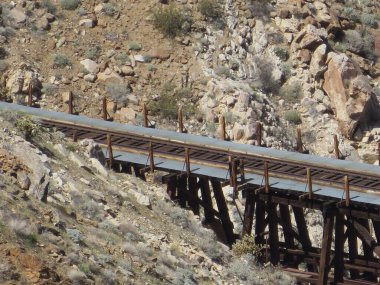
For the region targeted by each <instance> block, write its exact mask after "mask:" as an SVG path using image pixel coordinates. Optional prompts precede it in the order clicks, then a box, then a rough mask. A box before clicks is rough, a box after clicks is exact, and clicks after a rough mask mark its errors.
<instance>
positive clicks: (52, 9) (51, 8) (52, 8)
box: [41, 0, 57, 14]
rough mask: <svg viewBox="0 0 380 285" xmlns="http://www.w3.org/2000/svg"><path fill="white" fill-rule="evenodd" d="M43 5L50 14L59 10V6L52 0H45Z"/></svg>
mask: <svg viewBox="0 0 380 285" xmlns="http://www.w3.org/2000/svg"><path fill="white" fill-rule="evenodd" d="M41 7H42V8H45V9H46V11H47V12H48V13H50V14H55V12H57V8H56V7H55V5H54V4H53V3H51V1H50V0H43V1H42V3H41Z"/></svg>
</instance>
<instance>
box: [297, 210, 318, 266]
mask: <svg viewBox="0 0 380 285" xmlns="http://www.w3.org/2000/svg"><path fill="white" fill-rule="evenodd" d="M292 209H293V214H294V219H295V221H296V224H297V229H298V236H299V240H298V241H299V242H300V243H301V246H302V249H303V250H304V251H305V253H306V254H308V253H309V252H310V251H311V248H312V247H311V240H310V237H309V231H308V230H307V225H306V220H305V215H304V212H303V209H302V208H299V207H294V206H293V207H292ZM307 268H308V271H311V272H313V271H315V267H314V266H312V265H309V264H308V265H307Z"/></svg>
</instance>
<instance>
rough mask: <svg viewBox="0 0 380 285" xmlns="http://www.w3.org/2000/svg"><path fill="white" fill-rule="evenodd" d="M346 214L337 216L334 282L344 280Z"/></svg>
mask: <svg viewBox="0 0 380 285" xmlns="http://www.w3.org/2000/svg"><path fill="white" fill-rule="evenodd" d="M344 242H345V240H344V216H343V215H342V214H340V213H337V214H336V216H335V249H334V252H335V253H334V282H335V284H337V283H338V282H343V274H344Z"/></svg>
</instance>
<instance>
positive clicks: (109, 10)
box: [103, 3, 118, 17]
mask: <svg viewBox="0 0 380 285" xmlns="http://www.w3.org/2000/svg"><path fill="white" fill-rule="evenodd" d="M103 7H104V10H103V11H104V14H106V15H107V16H110V17H112V16H115V15H116V14H117V12H118V8H117V7H116V6H115V5H114V4H112V3H104V6H103Z"/></svg>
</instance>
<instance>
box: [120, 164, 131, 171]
mask: <svg viewBox="0 0 380 285" xmlns="http://www.w3.org/2000/svg"><path fill="white" fill-rule="evenodd" d="M121 172H123V173H127V174H132V167H131V164H130V163H129V162H126V163H122V164H121Z"/></svg>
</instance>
